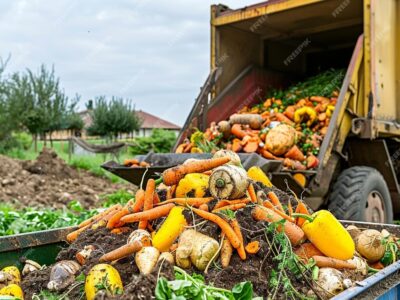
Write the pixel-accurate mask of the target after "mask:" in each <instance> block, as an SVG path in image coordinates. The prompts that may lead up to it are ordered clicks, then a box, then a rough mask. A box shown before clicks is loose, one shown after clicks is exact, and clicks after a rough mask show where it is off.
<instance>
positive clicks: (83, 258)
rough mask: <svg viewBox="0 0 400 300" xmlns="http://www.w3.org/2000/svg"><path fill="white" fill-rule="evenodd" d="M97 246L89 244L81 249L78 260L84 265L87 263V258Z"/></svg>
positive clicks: (77, 256)
mask: <svg viewBox="0 0 400 300" xmlns="http://www.w3.org/2000/svg"><path fill="white" fill-rule="evenodd" d="M94 249H95V247H94V246H93V245H87V246H85V247H84V248H83V249H82V250H81V251H79V252H78V253H77V254H76V255H75V258H76V260H77V261H78V262H79V263H80V264H81V265H84V264H85V263H86V260H87V259H88V258H89V257H90V255H91V254H92V252H93V250H94Z"/></svg>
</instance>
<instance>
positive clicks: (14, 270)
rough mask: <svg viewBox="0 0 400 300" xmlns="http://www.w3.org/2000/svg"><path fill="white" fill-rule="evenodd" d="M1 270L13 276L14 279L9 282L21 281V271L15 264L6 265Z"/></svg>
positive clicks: (18, 282) (17, 282) (16, 282)
mask: <svg viewBox="0 0 400 300" xmlns="http://www.w3.org/2000/svg"><path fill="white" fill-rule="evenodd" d="M1 272H4V273H8V274H10V275H11V276H12V277H13V280H11V281H9V282H8V283H15V284H20V283H21V273H20V272H19V270H18V268H17V267H14V266H9V267H5V268H3V269H2V270H1Z"/></svg>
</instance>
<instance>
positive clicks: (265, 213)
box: [252, 205, 305, 246]
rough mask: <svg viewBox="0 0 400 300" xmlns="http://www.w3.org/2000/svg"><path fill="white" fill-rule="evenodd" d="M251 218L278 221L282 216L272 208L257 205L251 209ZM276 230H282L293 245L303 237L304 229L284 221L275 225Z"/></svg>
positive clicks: (270, 221)
mask: <svg viewBox="0 0 400 300" xmlns="http://www.w3.org/2000/svg"><path fill="white" fill-rule="evenodd" d="M252 216H253V219H255V220H257V221H267V222H269V223H273V222H278V221H280V220H282V219H283V218H282V217H281V216H280V215H279V214H277V213H276V212H275V211H273V210H272V209H268V208H265V207H262V206H260V205H257V206H256V207H255V208H254V209H253V211H252ZM277 230H278V231H283V232H284V233H285V234H286V236H287V237H288V239H289V240H290V242H291V244H292V245H293V246H296V245H299V244H300V243H301V242H303V240H304V239H305V235H304V231H303V230H302V229H301V228H300V227H298V226H297V225H296V224H294V223H291V222H285V223H284V224H283V227H282V226H278V227H277Z"/></svg>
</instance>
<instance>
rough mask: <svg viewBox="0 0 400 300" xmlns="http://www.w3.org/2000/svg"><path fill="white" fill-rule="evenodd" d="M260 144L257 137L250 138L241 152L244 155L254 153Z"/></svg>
mask: <svg viewBox="0 0 400 300" xmlns="http://www.w3.org/2000/svg"><path fill="white" fill-rule="evenodd" d="M259 144H260V140H259V138H258V137H253V138H251V139H250V140H249V141H248V142H247V143H246V145H245V146H244V147H243V151H244V152H246V153H253V152H256V151H257V149H258V145H259Z"/></svg>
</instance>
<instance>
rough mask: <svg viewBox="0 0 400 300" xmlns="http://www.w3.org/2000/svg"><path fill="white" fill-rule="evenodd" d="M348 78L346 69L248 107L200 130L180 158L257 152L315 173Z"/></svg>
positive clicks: (182, 148)
mask: <svg viewBox="0 0 400 300" xmlns="http://www.w3.org/2000/svg"><path fill="white" fill-rule="evenodd" d="M343 78H344V71H343V70H329V71H326V72H324V73H322V74H320V75H317V76H315V77H312V78H309V79H307V80H305V81H304V82H301V83H298V84H296V85H294V86H291V87H290V88H288V89H287V90H285V91H273V92H272V93H271V94H270V95H269V97H267V99H266V100H265V101H264V102H262V103H260V104H257V105H255V106H253V107H247V106H245V107H243V108H242V109H241V110H240V111H238V112H237V113H235V114H233V115H231V116H230V118H229V120H222V121H220V122H219V123H216V122H213V123H211V125H210V127H209V128H207V129H206V130H205V132H200V131H198V130H196V131H195V132H194V133H193V134H192V135H191V136H190V138H189V139H186V140H185V141H184V143H183V144H181V145H179V146H178V147H177V149H176V153H202V152H215V151H216V150H218V149H228V150H232V151H234V152H246V153H253V152H257V153H259V154H260V155H262V156H263V157H265V158H267V159H271V160H281V161H282V163H283V166H284V168H286V169H289V170H306V169H314V168H316V167H317V166H318V164H319V161H318V159H317V156H318V153H319V149H320V146H321V143H322V141H323V139H324V137H325V135H326V134H327V131H328V126H329V122H330V120H331V118H332V115H333V112H334V110H335V105H336V102H337V97H338V95H339V90H340V86H341V84H342V81H343Z"/></svg>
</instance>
